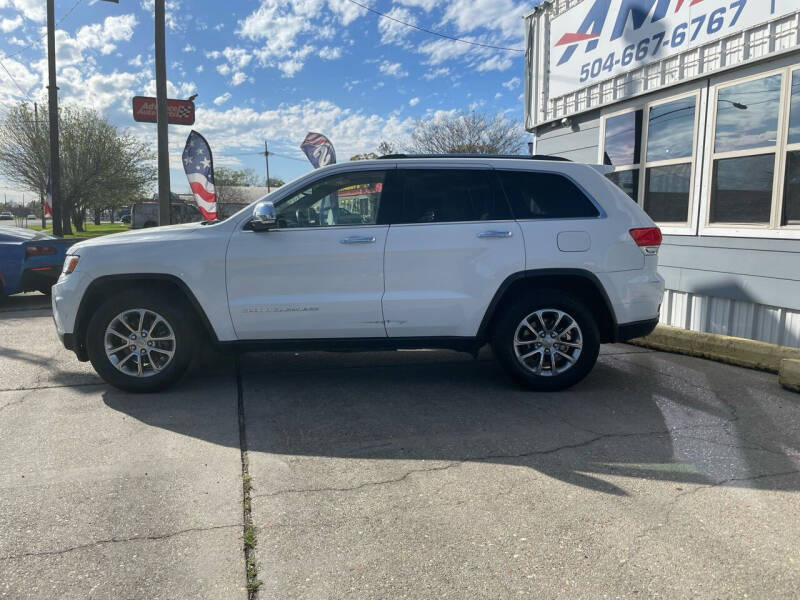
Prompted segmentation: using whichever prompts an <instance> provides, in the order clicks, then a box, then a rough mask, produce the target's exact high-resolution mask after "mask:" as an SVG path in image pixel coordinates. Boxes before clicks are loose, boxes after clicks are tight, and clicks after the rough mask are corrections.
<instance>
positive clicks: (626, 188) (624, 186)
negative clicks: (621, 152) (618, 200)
mask: <svg viewBox="0 0 800 600" xmlns="http://www.w3.org/2000/svg"><path fill="white" fill-rule="evenodd" d="M606 177H608V178H609V179H610V180H611V181H613V182H614V183H616V184H617V186H618V187H619V188H620V189H621V190H622V191H623V192H625V193H626V194H628V196H630V197H631V200H633V201H634V202H638V201H639V170H638V169H634V170H632V171H616V172H614V173H609V174H608V175H606Z"/></svg>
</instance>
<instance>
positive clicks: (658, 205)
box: [644, 163, 692, 223]
mask: <svg viewBox="0 0 800 600" xmlns="http://www.w3.org/2000/svg"><path fill="white" fill-rule="evenodd" d="M645 172H646V180H645V196H644V210H645V211H646V212H647V214H648V215H650V218H651V219H653V220H654V221H655V222H657V223H658V222H664V223H684V222H686V221H687V220H688V218H689V195H690V193H691V187H692V163H684V164H679V165H668V166H664V167H651V168H648V169H647V170H646V171H645Z"/></svg>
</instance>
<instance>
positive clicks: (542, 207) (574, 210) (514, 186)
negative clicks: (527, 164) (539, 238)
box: [497, 171, 600, 219]
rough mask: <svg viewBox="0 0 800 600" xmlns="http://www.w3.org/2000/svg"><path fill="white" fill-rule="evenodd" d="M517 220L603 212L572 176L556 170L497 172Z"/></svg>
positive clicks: (588, 215) (570, 216)
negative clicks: (561, 173)
mask: <svg viewBox="0 0 800 600" xmlns="http://www.w3.org/2000/svg"><path fill="white" fill-rule="evenodd" d="M497 175H498V177H499V178H500V181H501V183H502V184H503V188H504V189H505V191H506V194H507V196H508V199H509V201H510V202H511V208H512V210H513V211H514V216H515V217H516V218H517V219H576V218H590V217H596V216H598V215H599V214H600V213H599V212H598V211H597V208H596V207H595V205H594V204H592V202H591V200H589V199H588V198H587V197H586V195H585V194H584V193H583V192H582V191H581V190H580V189H579V188H578V187H577V186H576V185H575V184H574V183H572V182H571V181H570V180H569V179H567V178H566V177H564V176H563V175H558V174H556V173H536V172H532V171H498V172H497Z"/></svg>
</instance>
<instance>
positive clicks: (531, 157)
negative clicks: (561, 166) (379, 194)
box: [378, 154, 572, 162]
mask: <svg viewBox="0 0 800 600" xmlns="http://www.w3.org/2000/svg"><path fill="white" fill-rule="evenodd" d="M400 158H475V159H482V158H483V159H486V158H513V159H515V160H554V161H559V162H572V161H570V159H568V158H564V157H563V156H548V155H547V154H534V155H530V154H385V155H384V156H379V157H378V159H379V160H396V159H400Z"/></svg>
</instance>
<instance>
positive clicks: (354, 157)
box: [350, 152, 378, 161]
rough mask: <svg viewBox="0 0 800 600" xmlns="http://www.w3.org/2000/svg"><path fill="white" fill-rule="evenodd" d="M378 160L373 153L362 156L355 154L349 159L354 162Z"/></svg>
mask: <svg viewBox="0 0 800 600" xmlns="http://www.w3.org/2000/svg"><path fill="white" fill-rule="evenodd" d="M376 158H378V155H377V154H375V153H374V152H365V153H364V154H356V155H354V156H351V157H350V160H351V161H355V160H375V159H376Z"/></svg>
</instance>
